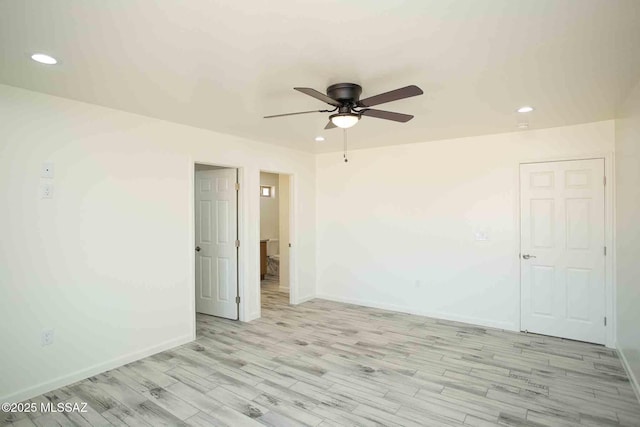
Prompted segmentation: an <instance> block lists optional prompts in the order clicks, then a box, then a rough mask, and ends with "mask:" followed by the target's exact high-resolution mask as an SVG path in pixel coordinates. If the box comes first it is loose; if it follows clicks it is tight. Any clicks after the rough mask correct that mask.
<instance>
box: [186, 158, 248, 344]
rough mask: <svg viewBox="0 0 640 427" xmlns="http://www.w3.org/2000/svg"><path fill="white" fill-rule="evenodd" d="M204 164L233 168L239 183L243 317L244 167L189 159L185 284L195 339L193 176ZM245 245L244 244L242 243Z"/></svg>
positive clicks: (239, 290)
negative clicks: (196, 169)
mask: <svg viewBox="0 0 640 427" xmlns="http://www.w3.org/2000/svg"><path fill="white" fill-rule="evenodd" d="M197 164H198V165H205V166H216V167H219V168H228V169H235V170H236V176H237V180H238V181H237V182H238V183H239V184H240V190H239V191H238V195H237V203H238V206H237V225H236V227H237V239H238V240H240V248H238V267H237V269H238V271H237V276H238V279H237V280H238V282H237V296H239V297H240V304H239V305H238V319H237V320H240V321H243V320H244V319H245V305H246V299H245V297H244V296H245V293H246V292H245V286H244V282H245V272H244V268H243V266H244V259H245V254H244V251H243V244H242V243H243V241H246V239H245V230H244V226H243V225H244V221H245V213H244V210H245V204H244V200H243V197H242V195H243V190H244V189H243V181H244V179H243V177H244V172H245V171H244V168H243V167H242V166H235V165H229V164H224V163H214V162H211V161H200V160H194V159H190V160H189V203H188V215H189V227H188V232H189V239H188V242H189V246H188V252H187V253H188V254H189V274H188V276H187V277H188V283H189V286H187V289H188V292H189V301H190V307H189V322H190V323H191V330H192V334H193V335H192V338H193V339H194V340H195V339H196V326H197V325H196V274H195V273H196V256H195V252H194V249H193V248H195V245H196V221H195V178H196V173H195V172H196V171H195V168H196V165H197ZM244 246H245V247H246V245H244Z"/></svg>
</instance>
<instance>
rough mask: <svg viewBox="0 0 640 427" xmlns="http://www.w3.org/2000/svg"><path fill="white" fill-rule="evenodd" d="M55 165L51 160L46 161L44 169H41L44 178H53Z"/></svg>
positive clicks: (43, 165)
mask: <svg viewBox="0 0 640 427" xmlns="http://www.w3.org/2000/svg"><path fill="white" fill-rule="evenodd" d="M53 172H54V167H53V163H51V162H44V163H43V164H42V169H41V170H40V176H41V177H42V178H53Z"/></svg>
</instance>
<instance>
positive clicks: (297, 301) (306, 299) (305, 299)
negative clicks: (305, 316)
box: [294, 295, 316, 305]
mask: <svg viewBox="0 0 640 427" xmlns="http://www.w3.org/2000/svg"><path fill="white" fill-rule="evenodd" d="M315 298H316V296H315V295H307V296H306V297H302V298H298V299H297V300H296V301H295V302H294V304H296V305H297V304H302V303H303V302H307V301H311V300H312V299H315Z"/></svg>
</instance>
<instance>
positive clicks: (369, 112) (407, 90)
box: [265, 83, 424, 129]
mask: <svg viewBox="0 0 640 427" xmlns="http://www.w3.org/2000/svg"><path fill="white" fill-rule="evenodd" d="M294 89H295V90H297V91H299V92H302V93H304V94H305V95H309V96H312V97H314V98H316V99H319V100H320V101H323V102H326V103H327V104H329V105H331V106H333V107H334V108H333V109H332V110H313V111H301V112H299V113H287V114H276V115H273V116H265V119H272V118H275V117H285V116H295V115H298V114H308V113H334V114H332V115H330V116H329V123H327V125H326V126H325V127H324V128H325V129H333V128H335V127H339V128H343V129H347V128H350V127H351V126H353V125H355V124H356V123H358V120H360V118H361V117H362V116H368V117H374V118H376V119H385V120H393V121H394V122H401V123H406V122H408V121H409V120H411V119H413V116H412V115H409V114H402V113H394V112H393V111H383V110H375V109H373V108H369V107H373V106H375V105H380V104H384V103H386V102H391V101H397V100H400V99H405V98H410V97H412V96H417V95H422V94H423V93H424V92H422V89H420V88H419V87H418V86H415V85H410V86H405V87H403V88H400V89H396V90H392V91H390V92H385V93H381V94H380V95H375V96H371V97H369V98H365V99H360V94H361V93H362V87H361V86H360V85H357V84H355V83H337V84H334V85H331V86H329V87H328V88H327V94H326V95H325V94H324V93H322V92H319V91H317V90H315V89H311V88H309V87H294Z"/></svg>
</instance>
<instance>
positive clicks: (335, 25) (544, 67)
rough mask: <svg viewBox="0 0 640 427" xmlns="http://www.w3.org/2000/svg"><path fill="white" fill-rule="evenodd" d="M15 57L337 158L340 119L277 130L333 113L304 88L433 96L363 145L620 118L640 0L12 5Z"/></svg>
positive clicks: (97, 94) (41, 70) (99, 91)
mask: <svg viewBox="0 0 640 427" xmlns="http://www.w3.org/2000/svg"><path fill="white" fill-rule="evenodd" d="M33 52H44V53H48V54H51V55H53V56H55V57H56V58H58V59H59V61H60V63H59V64H58V65H56V66H45V65H41V64H37V63H35V62H33V61H31V60H30V59H29V56H30V54H31V53H33ZM0 60H1V66H0V83H5V84H9V85H14V86H19V87H23V88H27V89H31V90H35V91H40V92H46V93H50V94H53V95H58V96H63V97H67V98H72V99H77V100H81V101H86V102H90V103H95V104H100V105H105V106H109V107H113V108H117V109H121V110H126V111H130V112H134V113H139V114H143V115H147V116H152V117H157V118H161V119H166V120H170V121H174V122H179V123H184V124H188V125H192V126H197V127H202V128H208V129H212V130H216V131H220V132H225V133H229V134H234V135H239V136H244V137H248V138H251V139H255V140H261V141H267V142H272V143H275V144H281V145H285V146H289V147H294V148H298V149H302V150H309V151H318V152H323V151H332V150H339V149H341V147H342V132H341V131H340V130H339V129H334V130H330V131H324V130H323V127H324V125H325V124H326V123H327V115H326V114H320V113H318V114H313V115H303V116H293V117H288V118H280V119H270V120H265V119H262V116H263V115H268V114H278V113H285V112H294V111H304V110H313V109H323V108H325V107H326V106H325V105H324V104H322V103H321V102H320V101H316V100H315V99H313V98H310V97H308V96H305V95H303V94H301V93H298V92H296V91H294V90H293V89H292V88H293V87H294V86H307V87H313V88H316V89H318V90H320V91H322V92H324V90H325V89H326V87H327V86H328V85H329V84H332V83H338V82H354V83H359V84H360V85H362V86H363V88H364V92H363V96H362V97H363V98H364V97H367V96H371V95H375V94H377V93H380V92H385V91H388V90H391V89H395V88H398V87H401V86H406V85H408V84H416V85H418V86H420V87H421V88H422V89H423V90H424V91H425V95H423V96H419V97H416V98H411V99H407V100H403V101H397V102H394V103H389V104H385V105H381V106H379V107H378V108H381V109H388V110H392V111H398V112H403V113H411V114H414V115H415V116H416V118H415V119H413V120H412V121H410V122H408V123H406V124H400V123H395V122H388V121H384V120H378V119H374V118H363V119H362V120H361V121H360V123H358V124H357V125H356V126H355V127H354V128H352V129H351V130H349V146H350V147H351V148H360V147H374V146H381V145H391V144H401V143H408V142H419V141H427V140H433V139H443V138H452V137H459V136H469V135H480V134H488V133H499V132H511V131H515V124H516V117H515V116H516V114H515V113H514V110H515V109H516V108H517V107H519V106H521V105H524V104H531V105H534V106H535V107H536V108H537V109H536V111H535V112H534V113H532V116H531V127H532V128H543V127H552V126H561V125H568V124H576V123H584V122H590V121H598V120H606V119H610V118H612V117H614V113H615V107H616V105H617V104H618V103H619V101H620V100H621V99H622V97H623V95H624V93H625V92H626V91H627V90H629V89H630V87H631V86H632V85H633V83H634V82H635V81H636V80H637V79H638V77H640V1H638V0H473V1H472V0H407V1H400V0H385V1H371V0H342V1H337V0H306V1H300V0H270V1H267V0H242V1H232V0H228V1H221V0H189V1H175V0H109V1H103V0H47V1H42V0H0ZM317 135H324V136H325V137H326V138H327V141H325V142H324V143H316V142H314V140H313V139H314V137H315V136H317ZM176 143H179V141H176Z"/></svg>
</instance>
